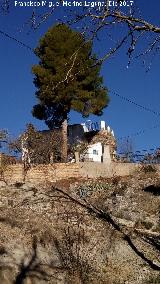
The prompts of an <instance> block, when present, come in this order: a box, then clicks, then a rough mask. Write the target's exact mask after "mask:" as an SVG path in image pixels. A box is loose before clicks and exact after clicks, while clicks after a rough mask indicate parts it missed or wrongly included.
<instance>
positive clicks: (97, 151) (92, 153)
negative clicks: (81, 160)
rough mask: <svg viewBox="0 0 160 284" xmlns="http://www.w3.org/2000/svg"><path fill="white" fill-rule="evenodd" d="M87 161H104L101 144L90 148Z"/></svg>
mask: <svg viewBox="0 0 160 284" xmlns="http://www.w3.org/2000/svg"><path fill="white" fill-rule="evenodd" d="M85 156H86V157H87V159H89V160H92V161H94V162H101V161H102V144H101V143H100V142H98V143H95V144H92V145H90V146H89V147H88V151H87V154H86V155H85Z"/></svg>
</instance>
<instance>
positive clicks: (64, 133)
mask: <svg viewBox="0 0 160 284" xmlns="http://www.w3.org/2000/svg"><path fill="white" fill-rule="evenodd" d="M67 144H68V137H67V119H65V120H64V121H63V123H62V162H63V163H66V162H67V150H68V147H67Z"/></svg>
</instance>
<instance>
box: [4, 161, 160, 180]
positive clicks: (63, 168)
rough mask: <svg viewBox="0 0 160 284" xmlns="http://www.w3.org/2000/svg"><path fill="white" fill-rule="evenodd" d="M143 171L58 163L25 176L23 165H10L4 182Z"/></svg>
mask: <svg viewBox="0 0 160 284" xmlns="http://www.w3.org/2000/svg"><path fill="white" fill-rule="evenodd" d="M155 168H156V169H157V173H160V165H155ZM140 169H141V165H140V164H132V163H116V162H111V163H109V164H103V163H98V162H84V163H73V164H72V163H66V164H65V163H56V164H53V165H33V166H32V167H31V168H30V169H29V170H28V171H27V172H26V174H25V175H24V169H23V165H22V164H16V165H9V166H8V167H7V168H5V170H4V174H3V175H2V178H3V177H4V180H5V181H6V182H7V183H8V184H13V183H15V182H23V181H24V176H25V181H26V182H31V183H33V184H41V183H44V182H55V181H57V180H60V179H68V178H72V177H73V178H78V177H88V178H98V177H106V178H107V177H113V176H128V175H131V174H134V173H136V171H137V170H140Z"/></svg>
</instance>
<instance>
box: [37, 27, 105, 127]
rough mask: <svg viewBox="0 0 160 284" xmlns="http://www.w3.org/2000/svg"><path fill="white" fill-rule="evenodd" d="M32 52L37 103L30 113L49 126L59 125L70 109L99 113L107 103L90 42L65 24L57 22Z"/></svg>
mask: <svg viewBox="0 0 160 284" xmlns="http://www.w3.org/2000/svg"><path fill="white" fill-rule="evenodd" d="M35 54H36V55H37V56H38V57H39V59H40V61H39V64H38V65H34V66H33V67H32V72H33V74H34V75H35V78H34V84H35V86H36V88H37V91H36V97H37V99H38V104H37V105H35V106H34V107H33V110H32V113H33V116H35V117H36V118H38V119H41V120H44V121H45V123H46V124H47V125H48V127H49V128H50V129H52V128H54V127H57V126H60V125H61V124H62V122H63V121H64V120H65V119H66V118H67V117H68V114H69V112H70V110H75V111H77V112H80V113H81V114H82V115H83V116H84V117H87V116H89V114H95V115H101V114H102V111H103V109H104V108H105V107H106V106H107V105H108V103H109V98H108V91H107V89H106V88H105V87H103V79H102V77H101V76H100V68H101V66H100V65H96V62H97V59H96V56H95V55H92V43H91V42H89V41H86V40H85V39H84V37H83V36H82V34H80V33H78V32H76V31H74V30H71V29H70V28H69V27H68V26H67V25H64V24H58V25H55V26H53V27H52V28H50V29H49V30H48V32H47V33H46V34H45V35H44V37H42V38H41V39H40V42H39V45H38V47H37V48H36V49H35Z"/></svg>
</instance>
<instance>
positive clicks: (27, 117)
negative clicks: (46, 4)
mask: <svg viewBox="0 0 160 284" xmlns="http://www.w3.org/2000/svg"><path fill="white" fill-rule="evenodd" d="M13 2H14V1H13ZM137 4H138V5H139V13H140V14H141V15H142V16H145V18H146V20H151V21H152V22H153V23H155V24H156V23H157V24H160V18H159V11H160V3H159V1H158V0H154V1H152V2H151V1H147V4H146V0H139V1H137ZM31 11H32V10H31V8H20V7H18V8H15V7H14V5H12V7H11V9H10V13H9V14H7V15H4V14H3V13H1V15H0V31H4V32H6V33H7V34H9V35H11V36H12V37H15V38H17V39H18V40H20V41H22V42H24V43H26V44H27V45H29V46H31V47H33V48H34V47H36V45H37V43H38V40H39V38H40V37H41V36H42V35H43V34H44V33H45V32H46V31H47V29H48V27H50V26H51V25H52V24H54V23H55V19H56V17H60V16H61V15H63V11H58V12H57V13H59V14H58V15H56V14H55V16H52V17H50V18H49V20H48V21H47V22H45V23H44V24H43V25H41V26H40V28H39V29H38V30H36V31H30V32H29V33H28V25H27V21H28V19H29V15H31ZM100 38H101V40H100V42H97V43H96V44H95V46H94V50H95V51H96V53H97V55H102V54H104V52H105V48H106V46H107V44H108V45H109V42H107V40H106V39H105V36H104V34H102V35H101V37H100ZM142 47H143V43H142ZM139 48H141V47H139ZM0 50H1V52H0V62H1V84H0V96H1V99H0V129H7V130H8V131H9V133H11V134H12V135H18V134H19V133H20V132H22V131H23V130H24V129H25V125H26V124H27V123H29V122H32V123H33V124H34V125H35V126H36V127H37V128H38V129H44V128H46V126H45V124H44V123H43V122H41V121H38V120H37V119H35V118H33V117H32V115H31V109H32V107H33V105H34V104H35V103H36V99H35V96H34V93H35V87H34V84H33V75H32V73H31V67H32V65H33V64H35V63H37V62H38V59H37V58H36V56H35V55H34V54H33V53H32V52H31V50H29V49H27V48H25V47H23V46H21V45H20V44H18V43H17V42H15V41H13V40H11V39H9V38H7V37H6V36H4V35H3V34H1V33H0ZM127 64H128V58H127V56H126V50H122V51H119V52H118V53H117V55H116V56H114V57H113V58H112V59H110V60H109V61H106V62H105V63H104V64H103V66H102V71H101V74H102V75H103V78H104V85H105V86H107V87H108V89H109V90H111V91H115V92H116V93H118V94H119V95H121V96H124V97H127V98H128V99H130V100H132V101H135V102H136V103H138V104H141V105H144V106H146V107H148V108H151V109H153V110H154V111H156V112H159V106H160V103H159V93H160V80H159V70H160V57H159V55H157V56H156V57H155V59H154V60H153V63H152V67H151V69H150V71H149V72H146V68H145V67H144V66H143V64H142V61H138V60H137V59H135V60H133V62H132V64H131V65H130V66H129V68H127ZM109 95H110V104H109V106H108V107H107V108H106V109H105V111H104V114H103V116H102V117H95V116H91V117H90V118H91V119H92V120H93V121H100V120H105V121H106V122H107V124H109V125H110V126H111V128H112V129H113V130H114V132H115V135H116V137H117V138H121V137H126V136H128V135H129V136H131V139H132V140H133V144H134V146H135V149H136V150H138V149H150V148H156V147H159V146H160V117H159V116H158V115H157V116H156V115H154V114H153V113H150V112H147V111H144V110H143V109H141V108H138V107H136V106H135V105H133V104H131V103H129V102H127V101H124V100H122V99H121V98H120V97H118V96H115V95H114V94H113V93H112V92H110V93H109ZM79 122H84V119H83V118H82V117H81V115H80V114H77V113H75V112H72V113H71V115H70V123H79ZM141 130H146V131H145V132H144V133H143V134H141V135H140V134H139V135H135V134H136V133H137V132H138V133H139V131H141Z"/></svg>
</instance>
